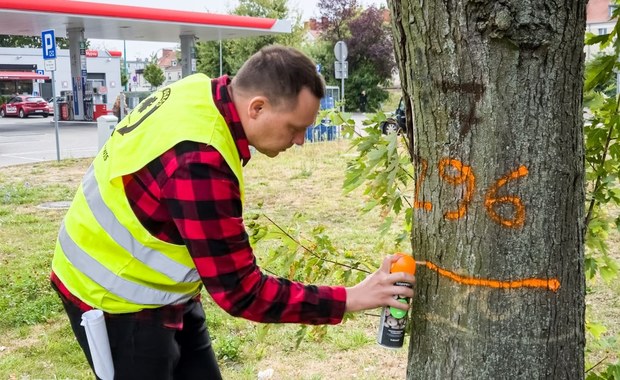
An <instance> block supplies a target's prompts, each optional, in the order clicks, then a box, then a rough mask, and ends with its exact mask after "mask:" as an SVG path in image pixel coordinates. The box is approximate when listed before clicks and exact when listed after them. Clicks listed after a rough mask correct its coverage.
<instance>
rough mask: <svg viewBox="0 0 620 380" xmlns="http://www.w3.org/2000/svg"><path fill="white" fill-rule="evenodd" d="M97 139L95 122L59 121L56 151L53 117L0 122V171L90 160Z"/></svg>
mask: <svg viewBox="0 0 620 380" xmlns="http://www.w3.org/2000/svg"><path fill="white" fill-rule="evenodd" d="M97 139H98V137H97V123H96V122H80V121H59V123H58V146H59V149H58V150H57V149H56V129H55V126H54V122H53V117H48V118H41V117H36V116H33V117H29V118H25V119H19V118H12V117H5V118H0V167H3V166H10V165H19V164H31V163H36V162H43V161H54V160H56V159H57V157H58V156H60V159H66V158H81V157H94V156H95V155H96V154H97V150H98V149H97V147H98V140H97Z"/></svg>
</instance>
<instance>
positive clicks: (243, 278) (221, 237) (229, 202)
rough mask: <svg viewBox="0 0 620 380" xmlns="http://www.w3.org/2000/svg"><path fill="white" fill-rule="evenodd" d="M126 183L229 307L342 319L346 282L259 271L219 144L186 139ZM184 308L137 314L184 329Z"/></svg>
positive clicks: (225, 112)
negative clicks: (314, 282) (322, 282)
mask: <svg viewBox="0 0 620 380" xmlns="http://www.w3.org/2000/svg"><path fill="white" fill-rule="evenodd" d="M229 82H230V79H229V78H228V77H227V76H223V77H221V78H218V79H214V80H213V81H212V91H213V99H214V101H215V104H216V106H217V108H218V110H219V111H220V113H221V114H222V116H223V117H224V119H225V120H226V123H227V124H228V126H229V127H230V130H231V133H232V136H233V138H234V140H235V143H236V146H237V149H238V151H239V155H240V157H241V159H242V160H243V164H244V165H245V164H246V163H247V161H248V160H249V159H250V150H249V146H248V141H247V139H246V136H245V133H244V131H243V127H242V126H241V122H240V120H239V115H238V114H237V111H236V109H235V107H234V104H233V103H232V101H231V99H230V97H229V94H228V89H227V86H228V83H229ZM123 182H124V184H125V192H126V194H127V198H128V199H129V203H130V204H131V207H132V209H133V211H134V213H135V214H136V216H137V217H138V219H139V220H140V221H141V222H142V224H143V225H144V227H145V228H146V229H148V231H149V232H150V233H151V234H153V236H155V237H157V238H158V239H161V240H163V241H166V242H170V243H173V244H185V245H186V246H187V248H188V249H189V252H190V254H191V256H192V258H193V260H194V263H195V265H196V268H197V270H198V273H199V274H200V277H201V279H202V282H203V283H204V285H205V287H206V289H207V291H208V292H209V294H210V295H211V297H212V298H213V300H214V301H215V302H216V303H217V304H218V305H219V306H220V307H222V308H223V309H224V310H226V311H227V312H228V313H230V314H232V315H234V316H239V317H243V318H246V319H250V320H253V321H258V322H294V323H307V324H335V323H338V322H340V321H341V320H342V316H343V314H344V309H345V301H346V293H345V290H344V288H343V287H328V286H308V285H302V284H300V283H296V282H291V281H288V280H286V279H282V278H275V277H271V276H267V275H264V274H263V273H261V271H260V269H259V268H258V266H257V265H256V258H255V257H254V254H253V253H252V248H251V246H250V243H249V240H248V235H247V233H246V231H245V226H244V224H243V216H242V204H241V198H240V190H239V181H238V180H237V178H236V176H235V175H234V173H233V171H232V170H231V169H230V167H229V166H228V164H227V163H226V161H224V158H223V157H222V155H221V154H220V153H219V152H218V151H217V150H215V149H214V148H213V147H211V146H208V145H206V144H201V143H196V142H191V141H183V142H181V143H179V144H177V145H176V146H174V147H173V148H172V149H170V150H168V151H167V152H165V153H164V154H162V155H161V156H160V157H158V158H156V159H155V160H153V161H151V162H150V163H149V164H148V165H147V166H145V167H144V168H142V169H141V170H139V171H138V172H136V173H133V174H131V175H127V176H125V177H124V178H123ZM52 282H53V284H54V285H55V288H56V289H57V290H58V291H59V293H60V294H61V296H62V297H63V298H64V301H66V302H72V303H73V304H75V305H76V306H78V307H79V308H81V309H82V310H89V309H90V307H89V306H88V305H86V304H84V303H83V302H82V301H80V300H79V299H77V298H76V297H75V296H73V295H72V294H71V293H69V291H68V290H67V289H66V288H65V286H64V285H63V284H62V283H61V282H60V280H59V279H58V278H57V277H56V276H55V275H54V274H52ZM182 306H183V305H180V306H179V305H177V306H173V305H170V306H165V307H162V308H159V309H155V311H153V310H148V309H145V310H143V311H142V312H139V313H136V317H137V318H142V317H146V318H148V317H149V316H150V315H152V314H157V315H159V317H158V318H161V315H162V314H163V315H164V317H163V318H164V320H165V321H164V322H165V323H166V324H167V325H169V326H171V327H172V326H175V327H177V328H181V327H182V311H183V307H182Z"/></svg>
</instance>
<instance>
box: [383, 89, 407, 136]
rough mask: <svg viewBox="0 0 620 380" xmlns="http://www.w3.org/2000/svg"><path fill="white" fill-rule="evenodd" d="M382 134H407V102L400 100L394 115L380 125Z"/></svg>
mask: <svg viewBox="0 0 620 380" xmlns="http://www.w3.org/2000/svg"><path fill="white" fill-rule="evenodd" d="M380 127H381V132H383V133H384V134H386V135H388V134H390V133H405V132H406V131H407V120H406V117H405V102H404V101H403V98H400V102H398V108H396V111H394V115H393V116H392V117H390V118H388V119H387V120H385V121H383V122H381V124H380Z"/></svg>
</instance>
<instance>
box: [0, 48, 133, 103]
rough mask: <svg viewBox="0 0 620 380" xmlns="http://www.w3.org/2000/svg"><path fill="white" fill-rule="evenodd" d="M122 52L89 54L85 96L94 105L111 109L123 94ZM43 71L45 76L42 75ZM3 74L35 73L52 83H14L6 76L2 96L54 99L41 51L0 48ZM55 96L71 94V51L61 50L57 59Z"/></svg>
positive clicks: (37, 81) (41, 81)
mask: <svg viewBox="0 0 620 380" xmlns="http://www.w3.org/2000/svg"><path fill="white" fill-rule="evenodd" d="M121 55H122V54H121V52H120V51H108V50H86V66H87V71H88V74H87V75H88V77H87V78H86V93H87V95H88V96H89V97H90V99H91V101H92V103H93V104H107V106H108V108H109V109H111V108H112V104H113V103H114V99H116V96H117V95H118V94H119V93H120V92H121V91H122V90H123V88H122V85H121ZM40 70H42V72H41V71H40ZM0 71H2V72H5V73H6V72H8V73H15V74H16V75H18V74H19V73H21V72H30V73H33V72H34V73H36V72H37V71H39V72H40V73H42V74H43V75H44V76H46V77H48V78H49V79H45V80H37V79H35V80H33V79H30V80H28V79H26V80H23V79H22V80H13V79H11V78H9V77H7V76H4V77H3V78H4V79H0V95H14V94H15V93H16V92H17V93H19V94H36V95H39V96H41V97H43V98H45V99H49V98H51V97H52V73H51V72H49V71H45V70H44V61H43V54H42V52H41V49H40V48H32V49H31V48H0ZM55 77H56V94H55V95H56V96H62V95H65V94H67V93H69V92H71V91H72V85H71V66H70V63H69V50H65V49H59V50H58V51H57V58H56V72H55Z"/></svg>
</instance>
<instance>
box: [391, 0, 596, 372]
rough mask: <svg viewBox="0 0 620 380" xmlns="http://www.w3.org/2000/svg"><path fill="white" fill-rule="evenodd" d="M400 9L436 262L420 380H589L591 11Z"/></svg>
mask: <svg viewBox="0 0 620 380" xmlns="http://www.w3.org/2000/svg"><path fill="white" fill-rule="evenodd" d="M388 6H389V8H390V10H391V13H392V28H393V32H394V43H395V50H396V56H397V60H398V61H399V67H400V73H401V74H400V75H401V81H402V86H403V94H404V97H405V100H406V102H407V103H408V115H407V116H408V123H410V128H409V133H410V139H409V140H410V141H412V143H411V146H410V151H411V154H412V157H414V159H413V160H414V163H415V165H416V189H415V190H416V191H415V192H416V199H415V201H416V203H415V213H414V228H413V231H412V246H413V254H414V256H415V257H416V259H417V260H421V261H425V262H427V265H426V267H422V268H419V270H418V272H417V284H416V297H415V298H414V300H413V306H412V318H411V321H412V323H411V325H412V328H411V339H410V346H409V364H408V371H407V373H408V375H407V377H408V379H582V378H583V377H584V344H585V337H584V334H585V333H584V310H585V300H584V298H585V290H584V289H585V279H584V266H583V246H584V220H583V219H584V188H583V187H584V151H583V132H582V126H583V117H582V86H583V39H584V30H585V8H586V0H565V1H549V0H505V1H496V0H441V1H440V0H426V1H418V0H404V1H398V0H388ZM412 113H413V114H414V115H415V117H414V118H413V117H411V114H412ZM413 119H415V121H414V122H413V123H412V121H413ZM412 124H413V125H412ZM537 281H538V282H537ZM556 281H557V282H556ZM556 285H558V286H559V289H555V286H556Z"/></svg>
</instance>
